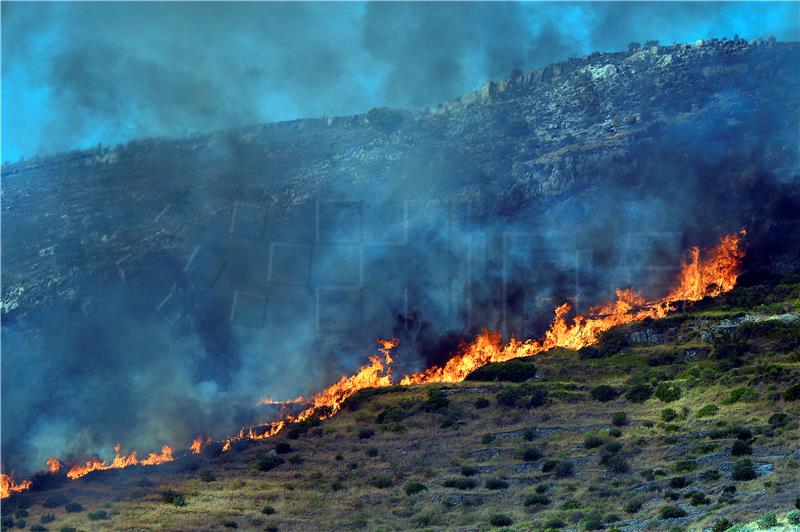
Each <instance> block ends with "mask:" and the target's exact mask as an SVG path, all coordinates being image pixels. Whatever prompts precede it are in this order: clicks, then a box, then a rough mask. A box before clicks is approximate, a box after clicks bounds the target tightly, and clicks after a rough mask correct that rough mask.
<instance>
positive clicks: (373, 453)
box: [366, 447, 378, 458]
mask: <svg viewBox="0 0 800 532" xmlns="http://www.w3.org/2000/svg"><path fill="white" fill-rule="evenodd" d="M366 452H367V456H369V457H370V458H375V457H376V456H378V449H376V448H375V447H370V448H369V449H367V451H366Z"/></svg>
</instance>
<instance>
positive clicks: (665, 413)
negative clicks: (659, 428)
mask: <svg viewBox="0 0 800 532" xmlns="http://www.w3.org/2000/svg"><path fill="white" fill-rule="evenodd" d="M676 417H678V413H677V412H676V411H675V410H673V409H672V408H665V409H664V410H662V411H661V420H662V421H664V422H666V423H669V422H670V421H672V420H673V419H675V418H676Z"/></svg>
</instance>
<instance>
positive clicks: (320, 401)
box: [0, 230, 746, 498]
mask: <svg viewBox="0 0 800 532" xmlns="http://www.w3.org/2000/svg"><path fill="white" fill-rule="evenodd" d="M740 234H741V236H744V235H745V234H746V233H745V231H744V230H742V231H741V232H740ZM740 244H741V240H740V237H739V235H735V234H734V235H728V236H726V237H724V238H723V239H722V240H721V242H720V244H719V245H718V246H717V247H716V248H714V249H713V250H712V251H711V252H710V254H709V257H708V258H705V259H703V258H701V257H700V249H699V248H692V250H691V260H690V261H689V262H688V263H684V264H683V265H682V268H681V273H680V276H679V282H678V286H677V287H676V288H675V289H674V290H672V292H670V293H669V295H667V296H666V297H664V298H661V299H658V300H655V301H645V299H644V298H643V297H642V295H641V294H640V293H638V292H635V291H633V290H632V289H630V288H628V289H625V290H617V297H616V300H613V301H608V302H606V303H605V304H603V305H600V306H598V307H593V308H591V309H590V312H589V314H588V315H587V316H576V317H575V318H574V319H573V320H572V322H571V323H568V322H567V319H566V316H567V314H568V313H569V311H570V309H571V307H570V305H569V304H568V303H565V304H563V305H561V306H559V307H556V309H555V318H554V319H553V323H552V324H551V325H550V328H549V329H548V330H547V332H546V333H545V335H544V337H542V338H541V339H539V340H532V339H528V340H518V339H516V338H511V339H510V340H509V341H508V343H506V344H503V342H502V338H501V336H500V333H498V332H490V331H487V330H484V331H483V332H482V333H481V334H479V335H478V336H477V337H476V338H475V340H473V341H472V343H470V344H466V345H464V346H462V348H461V352H460V353H459V354H457V355H455V356H454V357H453V358H451V359H450V360H448V361H447V363H446V364H445V365H444V366H434V367H432V368H429V369H427V370H425V371H423V372H421V373H414V374H411V375H405V376H404V377H403V378H402V379H401V381H400V384H401V385H409V384H424V383H436V382H460V381H462V380H464V378H466V376H467V375H469V374H470V373H471V372H472V371H474V370H476V369H478V368H480V367H481V366H483V365H485V364H488V363H490V362H504V361H506V360H511V359H513V358H519V357H525V356H532V355H535V354H537V353H541V352H542V351H546V350H548V349H552V348H555V347H565V348H568V349H580V348H581V347H585V346H587V345H592V344H595V343H597V341H598V339H599V336H600V333H602V332H604V331H607V330H609V329H611V328H612V327H615V326H617V325H623V324H626V323H632V322H636V321H640V320H643V319H645V318H661V317H664V316H666V315H667V314H668V313H670V312H672V311H674V310H675V303H676V302H678V301H698V300H700V299H703V298H704V297H708V296H711V297H713V296H717V295H719V294H722V293H724V292H727V291H729V290H731V289H732V288H733V287H734V286H735V285H736V279H737V278H738V275H739V264H740V263H741V260H742V257H744V251H743V250H742V249H741V247H740ZM378 343H379V344H380V345H381V347H380V351H381V354H382V355H383V358H382V359H381V357H377V356H372V357H370V359H369V360H370V363H369V364H367V365H365V366H362V367H361V369H359V370H358V372H356V373H355V374H354V375H351V376H349V377H346V376H343V377H342V378H341V379H339V382H337V383H336V384H334V385H332V386H329V387H327V388H325V389H324V390H322V391H321V392H319V393H317V394H316V395H314V396H313V397H312V398H311V399H310V400H305V399H303V398H302V397H298V398H297V399H293V400H290V401H283V402H281V401H271V400H263V401H262V402H261V404H281V405H287V404H301V403H309V404H310V405H311V406H309V407H308V408H306V409H304V410H302V411H301V412H300V413H298V414H295V415H287V416H285V417H284V418H283V419H280V420H278V421H274V422H272V423H266V424H263V425H258V426H254V427H249V428H242V429H241V430H240V431H239V434H237V435H236V436H232V437H230V438H228V439H227V440H224V441H223V442H222V443H223V447H222V450H223V451H228V450H229V449H230V448H231V445H232V443H234V442H236V441H241V440H262V439H266V438H270V437H272V436H274V435H275V434H277V433H278V432H280V430H281V429H282V428H283V427H285V426H286V425H288V424H291V423H298V422H301V421H305V420H307V419H309V418H311V417H312V416H316V417H318V418H320V419H325V418H328V417H331V416H333V415H334V414H336V413H337V412H338V411H339V410H341V408H342V404H343V403H344V402H345V401H346V400H347V399H348V398H350V397H352V396H353V395H354V394H356V393H357V392H359V391H360V390H363V389H366V388H379V387H385V386H391V385H392V371H391V365H392V362H393V361H392V357H391V351H392V349H394V348H395V347H396V346H397V340H379V341H378ZM209 443H211V441H210V439H207V440H205V442H204V441H203V440H202V438H198V439H196V440H195V441H194V442H192V445H191V446H190V447H189V450H190V451H191V452H192V453H194V454H198V453H200V451H201V450H202V448H203V446H204V445H208V444H209ZM119 451H120V447H119V444H117V446H116V447H115V448H114V460H113V461H112V462H111V463H108V462H106V461H101V460H100V459H98V458H92V459H91V460H89V461H87V462H86V464H84V465H76V466H73V467H72V469H70V470H69V471H68V472H67V476H68V477H69V478H71V479H76V478H80V477H82V476H84V475H87V474H89V473H91V472H92V471H97V470H105V469H118V468H123V467H127V466H131V465H156V464H161V463H164V462H171V461H172V460H174V458H173V455H172V453H173V451H172V449H171V448H170V447H169V446H168V445H166V444H165V445H164V446H163V447H162V449H161V454H155V453H150V455H149V456H148V457H147V458H145V459H144V460H139V458H138V455H137V454H136V452H135V451H134V452H131V453H130V454H129V455H127V456H125V455H120V454H119ZM48 466H49V469H50V471H51V472H54V473H55V472H57V471H58V470H59V469H60V468H61V463H60V462H59V461H58V460H56V459H55V458H51V459H50V460H48ZM30 484H31V483H30V481H27V480H26V481H25V482H22V483H21V484H15V483H14V480H13V479H12V478H11V476H9V475H5V474H3V475H2V492H1V493H0V496H2V498H6V497H8V496H10V495H11V493H12V492H18V491H23V490H25V489H28V487H29V486H30Z"/></svg>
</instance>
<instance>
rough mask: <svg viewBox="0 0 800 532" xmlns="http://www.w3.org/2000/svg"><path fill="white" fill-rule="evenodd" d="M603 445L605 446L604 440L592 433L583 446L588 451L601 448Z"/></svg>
mask: <svg viewBox="0 0 800 532" xmlns="http://www.w3.org/2000/svg"><path fill="white" fill-rule="evenodd" d="M601 445H603V438H601V437H600V436H598V435H597V434H591V433H590V434H587V435H586V436H585V437H584V438H583V446H584V447H585V448H586V449H594V448H596V447H600V446H601Z"/></svg>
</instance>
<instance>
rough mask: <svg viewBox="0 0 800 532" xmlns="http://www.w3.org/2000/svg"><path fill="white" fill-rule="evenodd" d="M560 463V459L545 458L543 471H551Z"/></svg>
mask: <svg viewBox="0 0 800 532" xmlns="http://www.w3.org/2000/svg"><path fill="white" fill-rule="evenodd" d="M557 465H558V460H545V462H544V463H543V464H542V473H549V472H551V471H552V470H553V469H555V468H556V466H557Z"/></svg>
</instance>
